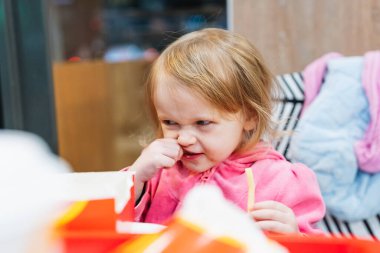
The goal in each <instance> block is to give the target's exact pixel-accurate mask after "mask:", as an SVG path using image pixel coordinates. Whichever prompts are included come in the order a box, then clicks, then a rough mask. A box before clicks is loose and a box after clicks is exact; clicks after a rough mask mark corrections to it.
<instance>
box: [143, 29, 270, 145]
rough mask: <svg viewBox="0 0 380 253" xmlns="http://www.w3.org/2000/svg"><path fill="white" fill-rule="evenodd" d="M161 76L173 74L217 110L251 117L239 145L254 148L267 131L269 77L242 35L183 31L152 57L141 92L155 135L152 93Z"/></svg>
mask: <svg viewBox="0 0 380 253" xmlns="http://www.w3.org/2000/svg"><path fill="white" fill-rule="evenodd" d="M162 75H168V76H171V77H174V78H175V79H177V80H178V81H179V82H180V83H181V84H183V85H184V86H185V87H188V88H189V89H191V90H193V91H194V92H196V93H198V94H199V95H200V96H201V97H203V98H204V99H205V100H206V101H208V102H209V103H211V104H212V105H214V106H215V107H216V108H217V109H218V110H219V111H220V112H225V113H237V112H242V113H243V116H245V117H246V119H254V120H255V121H256V129H253V130H252V131H249V132H246V133H245V134H244V140H242V144H241V148H240V150H245V149H248V148H251V147H253V146H254V145H255V144H256V143H258V142H259V141H260V139H261V138H262V137H263V135H264V133H268V132H269V133H272V132H273V129H272V123H271V111H272V98H271V94H272V93H273V91H272V90H273V88H274V79H273V76H272V74H271V73H270V71H269V70H268V68H267V67H266V66H265V64H264V62H263V59H262V57H261V55H260V53H259V52H258V51H257V49H256V48H255V47H254V46H253V45H252V44H251V43H250V42H249V41H248V40H247V39H246V38H244V37H243V36H241V35H239V34H236V33H232V32H230V31H226V30H223V29H217V28H207V29H203V30H200V31H195V32H192V33H188V34H186V35H184V36H182V37H180V38H179V39H178V40H176V41H175V42H174V43H172V44H171V45H169V46H168V47H167V48H166V49H165V50H164V51H163V52H162V54H161V55H160V56H159V58H158V59H157V60H156V61H155V62H154V64H153V66H152V69H151V71H150V75H149V76H148V79H147V83H146V95H147V99H148V104H149V107H150V110H151V114H152V118H153V121H154V124H155V127H156V129H157V135H158V137H162V129H161V127H160V122H159V120H158V117H157V114H156V110H155V106H154V97H155V90H156V85H157V81H158V80H159V78H160V77H161V76H162Z"/></svg>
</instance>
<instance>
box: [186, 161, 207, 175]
mask: <svg viewBox="0 0 380 253" xmlns="http://www.w3.org/2000/svg"><path fill="white" fill-rule="evenodd" d="M181 162H182V165H183V166H184V167H185V168H186V169H188V170H189V171H190V172H191V173H193V174H198V173H202V172H205V171H208V170H209V169H211V168H212V167H213V165H209V166H207V165H203V166H202V164H193V163H189V162H185V161H181Z"/></svg>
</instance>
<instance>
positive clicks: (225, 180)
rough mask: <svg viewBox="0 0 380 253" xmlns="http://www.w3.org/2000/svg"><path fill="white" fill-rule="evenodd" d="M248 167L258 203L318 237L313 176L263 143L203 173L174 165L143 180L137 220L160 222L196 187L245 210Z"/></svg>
mask: <svg viewBox="0 0 380 253" xmlns="http://www.w3.org/2000/svg"><path fill="white" fill-rule="evenodd" d="M249 167H250V168H252V171H253V176H254V181H255V185H256V189H255V200H256V202H260V201H265V200H275V201H278V202H281V203H283V204H285V205H286V206H288V207H290V208H291V209H292V210H293V212H294V213H295V215H296V217H297V222H298V226H299V229H300V231H301V232H303V233H318V234H319V233H322V232H321V231H320V230H318V229H315V228H314V226H313V225H314V224H315V223H316V222H317V221H319V220H320V219H322V218H323V216H324V214H325V205H324V202H323V200H322V197H321V193H320V190H319V186H318V183H317V180H316V177H315V175H314V172H313V171H312V170H310V169H309V168H307V167H305V166H304V165H302V164H291V163H289V162H288V161H286V160H285V158H284V157H283V156H282V155H281V154H280V153H278V152H277V151H275V150H274V149H273V148H271V147H268V146H264V145H263V144H259V145H257V147H256V148H255V149H254V150H253V151H251V152H249V153H246V154H244V155H240V156H237V155H232V156H231V157H229V158H228V159H226V160H225V161H223V162H221V163H220V164H218V165H216V166H214V167H212V168H211V169H209V170H208V171H205V172H203V173H197V174H195V173H192V172H191V171H189V170H187V169H186V168H185V167H183V166H182V163H180V162H178V163H177V164H176V165H175V166H173V167H172V168H170V169H162V170H160V171H159V172H158V173H157V175H156V176H155V177H154V178H152V179H151V180H150V181H149V182H147V185H146V190H145V192H144V194H143V196H142V198H141V200H140V201H139V203H138V205H137V206H136V207H135V215H136V216H135V217H136V220H137V221H143V222H152V223H164V222H165V221H166V220H167V219H168V218H170V217H171V216H172V215H173V213H174V212H175V211H176V210H177V209H178V208H179V207H180V206H181V204H182V201H183V199H184V197H185V196H186V194H187V192H188V191H189V190H190V189H191V188H193V187H194V186H195V185H197V184H212V185H216V186H218V187H219V188H220V189H221V190H222V192H223V194H224V196H225V198H226V199H228V200H230V201H232V202H233V203H235V204H236V205H237V206H239V207H240V208H242V209H243V210H246V208H247V196H248V185H247V178H246V175H245V168H249Z"/></svg>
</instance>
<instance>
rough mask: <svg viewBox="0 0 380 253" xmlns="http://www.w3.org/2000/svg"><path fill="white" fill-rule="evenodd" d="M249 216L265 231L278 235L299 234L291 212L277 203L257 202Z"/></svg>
mask: <svg viewBox="0 0 380 253" xmlns="http://www.w3.org/2000/svg"><path fill="white" fill-rule="evenodd" d="M250 216H251V217H252V218H254V219H255V221H256V224H257V225H259V227H260V228H261V229H263V230H265V231H269V232H275V233H280V234H289V233H299V229H298V224H297V220H296V216H295V214H294V213H293V210H292V209H290V208H289V207H287V206H286V205H284V204H282V203H280V202H277V201H263V202H257V203H255V205H254V208H253V210H252V211H251V212H250Z"/></svg>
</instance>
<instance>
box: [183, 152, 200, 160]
mask: <svg viewBox="0 0 380 253" xmlns="http://www.w3.org/2000/svg"><path fill="white" fill-rule="evenodd" d="M201 155H202V153H193V152H189V151H184V153H183V156H182V159H184V160H195V159H197V158H198V157H200V156H201Z"/></svg>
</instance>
